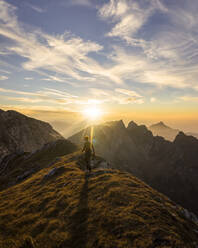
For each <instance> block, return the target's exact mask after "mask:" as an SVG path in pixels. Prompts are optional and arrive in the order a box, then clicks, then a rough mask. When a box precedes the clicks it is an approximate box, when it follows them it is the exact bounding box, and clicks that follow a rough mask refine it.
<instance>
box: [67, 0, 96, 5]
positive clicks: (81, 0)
mask: <svg viewBox="0 0 198 248" xmlns="http://www.w3.org/2000/svg"><path fill="white" fill-rule="evenodd" d="M67 4H69V5H81V6H88V7H91V6H93V5H92V3H91V0H69V1H68V2H67Z"/></svg>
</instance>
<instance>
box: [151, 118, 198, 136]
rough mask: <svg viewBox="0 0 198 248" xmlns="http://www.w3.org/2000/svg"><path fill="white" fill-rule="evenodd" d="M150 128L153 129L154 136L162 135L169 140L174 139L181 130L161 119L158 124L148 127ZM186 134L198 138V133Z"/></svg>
mask: <svg viewBox="0 0 198 248" xmlns="http://www.w3.org/2000/svg"><path fill="white" fill-rule="evenodd" d="M148 129H149V130H151V131H152V133H153V135H154V136H157V135H158V136H162V137H164V138H165V139H167V140H170V141H173V140H174V139H175V137H176V136H177V134H178V133H179V132H180V130H179V129H174V128H171V127H169V126H167V125H165V124H164V122H162V121H160V122H158V123H156V124H153V125H151V126H149V127H148ZM186 135H191V136H194V137H195V138H198V133H192V132H187V133H186Z"/></svg>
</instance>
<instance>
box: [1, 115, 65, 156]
mask: <svg viewBox="0 0 198 248" xmlns="http://www.w3.org/2000/svg"><path fill="white" fill-rule="evenodd" d="M58 139H63V137H62V136H61V135H60V134H59V133H58V132H56V131H55V130H54V129H53V128H52V127H51V126H50V124H49V123H46V122H43V121H40V120H36V119H33V118H30V117H27V116H25V115H23V114H21V113H19V112H16V111H13V110H8V111H3V110H0V159H1V158H2V157H3V156H5V155H7V154H10V153H13V152H16V151H18V152H21V151H25V152H31V151H34V150H36V149H38V148H40V147H42V146H43V145H44V144H46V143H48V142H51V141H55V140H58Z"/></svg>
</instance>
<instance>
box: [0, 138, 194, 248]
mask: <svg viewBox="0 0 198 248" xmlns="http://www.w3.org/2000/svg"><path fill="white" fill-rule="evenodd" d="M61 142H66V143H65V153H68V152H69V151H71V150H73V149H74V150H75V149H76V147H75V146H74V145H73V144H72V143H71V142H68V141H61ZM60 147H61V146H60V144H59V142H58V143H57V142H55V143H53V144H48V145H47V147H46V146H45V148H43V149H41V150H38V151H37V152H35V153H34V154H29V155H27V154H26V155H25V154H24V155H21V158H20V159H19V158H18V159H19V160H18V161H17V162H16V163H15V167H10V168H9V170H8V171H4V176H5V178H10V174H12V176H11V177H12V180H14V175H15V176H17V177H19V176H21V181H20V182H15V183H14V184H12V185H10V186H8V187H7V189H4V190H2V191H1V192H0V198H1V202H0V220H1V221H0V227H1V228H0V247H2V248H5V247H9V248H14V247H15V248H16V247H17V248H19V247H32V248H36V247H48V248H77V247H78V248H85V247H87V248H93V247H94V248H101V247H105V248H112V247H116V248H123V247H133V248H136V247H144V248H149V247H162V248H165V247H175V248H182V247H196V245H198V235H197V232H198V224H197V223H198V220H197V218H196V216H195V215H194V214H192V213H190V212H189V211H188V210H186V209H184V208H182V207H181V206H179V205H177V204H175V203H174V202H173V201H171V200H170V199H168V198H167V197H166V196H164V195H163V194H160V193H158V192H157V191H156V190H153V189H152V188H151V187H149V186H148V185H147V184H145V183H143V182H142V181H141V180H139V179H137V178H136V177H134V176H133V175H131V174H128V173H125V172H121V171H118V170H114V169H110V168H108V167H109V166H108V163H107V162H105V161H104V159H101V158H99V157H97V158H96V160H95V161H94V165H95V169H93V172H92V173H91V174H87V173H86V172H85V171H84V165H83V159H82V155H81V153H80V152H78V151H77V152H74V153H70V154H67V155H64V156H59V157H56V155H58V154H59V155H60V154H61V153H62V152H61V151H60V150H59V149H60ZM57 149H58V150H59V152H57ZM48 155H49V157H50V158H49V157H48ZM55 157H56V159H55ZM54 159H55V160H54ZM50 160H51V163H49V162H50ZM35 162H36V163H37V164H35ZM22 165H23V166H22ZM26 166H28V168H26ZM35 168H36V171H34V172H33V173H30V175H29V176H28V177H26V178H23V175H24V173H26V171H27V170H30V169H33V170H34V169H35ZM7 173H8V174H7Z"/></svg>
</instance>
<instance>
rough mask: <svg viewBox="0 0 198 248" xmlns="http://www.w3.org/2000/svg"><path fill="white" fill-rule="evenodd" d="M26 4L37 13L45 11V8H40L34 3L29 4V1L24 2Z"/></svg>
mask: <svg viewBox="0 0 198 248" xmlns="http://www.w3.org/2000/svg"><path fill="white" fill-rule="evenodd" d="M26 5H28V6H29V7H30V8H31V9H33V10H35V11H36V12H38V13H43V12H45V11H46V10H45V9H42V8H40V7H38V6H36V5H33V4H30V3H26Z"/></svg>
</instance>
